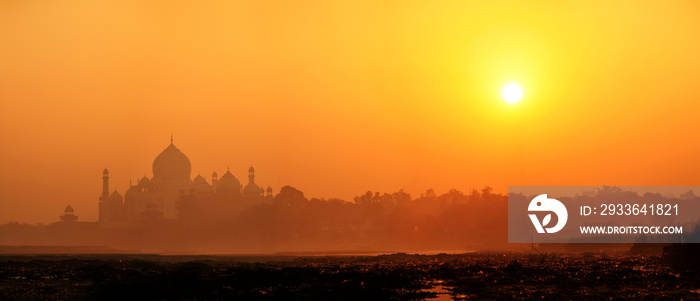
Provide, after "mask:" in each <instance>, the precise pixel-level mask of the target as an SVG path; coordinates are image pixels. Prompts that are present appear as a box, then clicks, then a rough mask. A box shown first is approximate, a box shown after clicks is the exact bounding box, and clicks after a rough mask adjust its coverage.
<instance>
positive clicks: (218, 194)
mask: <svg viewBox="0 0 700 301" xmlns="http://www.w3.org/2000/svg"><path fill="white" fill-rule="evenodd" d="M152 170H153V177H152V178H150V179H149V178H148V177H146V176H144V177H143V178H141V179H139V180H138V181H137V182H136V184H133V183H132V182H130V183H129V189H127V190H126V192H125V193H124V196H123V197H122V195H121V194H120V193H119V192H118V191H117V190H116V189H115V190H114V191H113V192H112V193H109V170H107V168H105V170H104V171H103V174H102V194H101V196H100V198H99V202H100V203H99V224H100V227H101V228H128V227H135V226H140V225H142V224H143V222H148V221H154V220H176V219H181V218H185V217H187V216H191V215H192V214H193V213H194V212H196V213H199V214H205V215H206V214H207V213H209V212H206V211H205V212H202V210H209V211H212V212H211V214H221V213H222V212H223V213H228V214H234V213H236V212H237V211H240V210H241V209H242V208H245V207H248V206H251V205H255V204H258V203H261V202H264V201H265V200H268V199H270V198H272V188H271V187H269V186H268V187H267V189H266V190H265V189H263V188H262V187H260V186H258V185H257V184H256V183H255V169H254V168H253V166H252V165H251V166H250V168H249V169H248V184H247V185H246V186H245V187H243V186H242V185H241V183H240V182H239V181H238V179H237V178H236V177H235V176H234V175H233V174H232V173H231V171H230V170H228V169H227V171H226V173H224V175H223V176H221V178H218V174H217V173H216V172H213V173H212V177H211V184H210V183H209V182H207V180H206V178H204V177H203V176H202V175H201V174H198V175H197V176H196V177H195V178H194V179H190V175H191V172H192V166H191V163H190V159H189V158H188V157H187V156H186V155H185V154H184V153H182V151H180V150H179V149H178V148H177V147H176V146H175V145H174V144H173V139H172V137H171V138H170V145H169V146H168V147H167V148H165V150H163V151H162V152H161V153H160V154H159V155H158V156H157V157H156V158H155V160H153V167H152ZM214 211H215V212H214Z"/></svg>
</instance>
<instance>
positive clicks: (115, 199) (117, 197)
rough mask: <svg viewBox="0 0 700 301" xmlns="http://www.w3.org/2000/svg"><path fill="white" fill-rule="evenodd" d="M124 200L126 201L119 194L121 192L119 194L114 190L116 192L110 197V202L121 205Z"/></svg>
mask: <svg viewBox="0 0 700 301" xmlns="http://www.w3.org/2000/svg"><path fill="white" fill-rule="evenodd" d="M123 200H124V198H122V195H121V194H119V192H117V191H116V190H114V192H112V194H110V195H109V201H110V202H115V203H116V202H119V203H121V202H122V201H123Z"/></svg>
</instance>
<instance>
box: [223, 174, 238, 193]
mask: <svg viewBox="0 0 700 301" xmlns="http://www.w3.org/2000/svg"><path fill="white" fill-rule="evenodd" d="M219 186H220V187H221V188H222V189H241V182H239V181H238V179H236V177H235V176H234V175H233V174H232V173H231V171H226V173H225V174H224V175H223V176H221V179H219ZM239 191H240V190H239Z"/></svg>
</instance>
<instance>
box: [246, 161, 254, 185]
mask: <svg viewBox="0 0 700 301" xmlns="http://www.w3.org/2000/svg"><path fill="white" fill-rule="evenodd" d="M248 183H250V184H253V183H255V168H253V165H252V164H251V165H250V168H248Z"/></svg>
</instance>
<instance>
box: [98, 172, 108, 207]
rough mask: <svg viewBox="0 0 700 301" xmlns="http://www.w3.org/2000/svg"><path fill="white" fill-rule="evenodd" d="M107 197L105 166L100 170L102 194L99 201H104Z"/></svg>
mask: <svg viewBox="0 0 700 301" xmlns="http://www.w3.org/2000/svg"><path fill="white" fill-rule="evenodd" d="M108 198H109V170H107V167H105V170H104V171H102V195H101V196H100V201H106V200H107V199H108Z"/></svg>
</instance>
